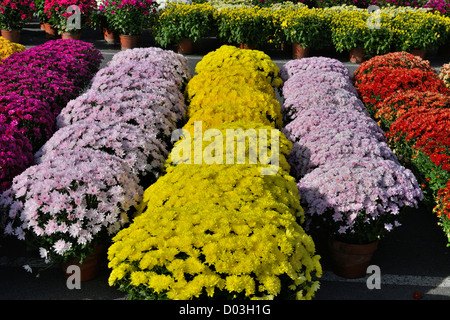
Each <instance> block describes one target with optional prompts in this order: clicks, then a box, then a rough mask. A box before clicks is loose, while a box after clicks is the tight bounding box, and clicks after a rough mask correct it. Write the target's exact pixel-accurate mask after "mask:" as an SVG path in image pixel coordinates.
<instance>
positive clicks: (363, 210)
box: [282, 58, 423, 243]
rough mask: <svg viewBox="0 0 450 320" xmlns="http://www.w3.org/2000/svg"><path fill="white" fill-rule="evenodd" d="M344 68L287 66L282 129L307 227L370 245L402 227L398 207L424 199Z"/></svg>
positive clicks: (309, 63) (313, 63)
mask: <svg viewBox="0 0 450 320" xmlns="http://www.w3.org/2000/svg"><path fill="white" fill-rule="evenodd" d="M342 67H343V65H342V64H341V63H339V62H336V61H334V62H333V61H330V60H328V59H320V58H319V59H316V58H312V59H310V60H306V59H302V60H301V61H295V62H292V63H287V64H286V65H285V68H284V70H285V77H286V78H287V81H286V82H285V85H284V87H283V95H284V98H285V101H284V106H283V113H284V116H285V118H287V119H289V120H290V122H289V123H288V124H287V125H286V126H285V127H284V128H283V130H282V131H283V133H284V134H285V135H286V137H287V138H288V139H289V140H290V141H291V142H292V143H293V148H292V152H291V154H290V155H289V156H288V157H287V159H288V162H289V163H290V165H291V168H292V174H293V176H295V177H296V178H297V179H298V180H299V182H298V188H299V192H300V196H301V199H302V204H303V205H304V207H305V216H306V220H307V227H312V226H314V227H317V226H320V227H325V228H326V229H327V231H329V232H330V234H331V235H332V236H334V237H337V238H340V239H344V241H348V242H354V243H364V242H370V241H374V240H375V239H377V238H379V237H381V236H383V235H384V234H385V233H386V232H388V231H391V230H392V229H393V228H394V227H396V226H398V225H400V223H399V220H398V219H399V213H400V209H401V208H402V207H404V206H411V207H414V206H417V203H418V200H421V199H422V197H423V195H422V192H421V190H420V188H419V186H418V183H417V180H416V179H415V177H414V175H413V174H412V172H411V171H410V170H408V169H405V168H404V167H402V166H401V165H400V163H399V162H398V160H397V157H396V156H395V154H394V153H393V151H392V150H391V149H390V148H389V147H388V145H387V143H386V138H385V134H384V132H383V130H382V129H381V128H380V127H379V126H378V124H377V123H376V122H375V121H374V120H373V119H372V118H371V117H370V115H369V113H368V112H367V110H366V109H365V108H363V107H364V105H363V104H362V102H361V101H360V100H359V99H358V96H357V93H356V91H355V88H354V87H353V85H352V84H351V82H350V80H349V79H350V78H349V76H348V74H347V73H346V72H345V71H344V70H343V69H342Z"/></svg>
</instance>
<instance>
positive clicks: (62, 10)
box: [44, 0, 96, 40]
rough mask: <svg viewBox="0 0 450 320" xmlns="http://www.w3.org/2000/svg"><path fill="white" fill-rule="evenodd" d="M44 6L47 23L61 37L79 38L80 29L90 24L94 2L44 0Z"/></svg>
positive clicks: (90, 0) (92, 0)
mask: <svg viewBox="0 0 450 320" xmlns="http://www.w3.org/2000/svg"><path fill="white" fill-rule="evenodd" d="M44 6H45V7H44V13H45V14H46V15H47V18H48V22H49V24H51V25H52V26H53V28H55V29H56V31H57V32H58V34H61V36H62V38H63V39H70V38H72V39H77V40H79V39H80V35H81V30H82V29H83V28H84V27H85V26H87V25H89V24H90V15H91V13H92V11H93V9H94V8H95V7H96V3H95V1H94V0H45V4H44ZM72 16H74V17H72Z"/></svg>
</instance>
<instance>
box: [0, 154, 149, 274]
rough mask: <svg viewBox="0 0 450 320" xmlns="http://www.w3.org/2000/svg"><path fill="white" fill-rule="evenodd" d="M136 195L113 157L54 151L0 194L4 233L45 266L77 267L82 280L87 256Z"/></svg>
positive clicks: (132, 179) (133, 181)
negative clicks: (54, 264)
mask: <svg viewBox="0 0 450 320" xmlns="http://www.w3.org/2000/svg"><path fill="white" fill-rule="evenodd" d="M42 188H43V189H42ZM140 193H142V188H141V187H140V186H139V185H138V182H137V177H136V176H135V175H133V174H132V173H131V170H130V168H129V166H128V165H127V164H126V163H125V162H124V161H122V160H120V159H119V158H117V157H115V156H111V155H109V154H107V153H106V152H103V151H97V150H81V151H76V152H75V151H65V150H60V153H59V154H57V155H56V156H55V157H54V158H52V159H48V160H46V161H45V162H41V163H39V164H37V165H35V166H31V167H29V168H28V169H27V170H25V171H24V172H22V174H21V175H19V176H18V178H16V179H14V181H13V185H12V187H11V188H10V189H8V190H7V191H6V192H4V193H3V194H2V195H1V197H0V211H1V212H2V216H3V217H5V219H4V220H6V221H4V232H5V234H6V235H10V236H15V237H17V238H18V239H19V240H24V241H25V242H26V244H27V246H29V247H30V248H32V249H35V250H38V252H39V254H40V256H41V258H42V259H43V260H44V261H45V262H46V263H61V264H62V265H64V264H65V263H66V262H68V263H70V264H79V265H80V267H81V275H82V279H83V268H82V267H83V265H84V266H90V267H92V266H91V260H92V259H93V258H94V257H92V258H91V257H89V256H90V254H91V253H93V252H94V253H95V252H96V250H95V248H96V247H97V246H98V245H102V244H103V245H105V244H108V241H109V239H110V237H111V236H112V235H114V234H115V233H116V232H117V231H118V230H119V229H121V227H122V226H124V225H125V224H126V223H127V221H128V217H127V211H128V210H130V209H131V208H132V207H133V205H135V203H136V201H137V199H138V197H139V194H140ZM85 259H86V260H88V261H89V264H84V263H83V262H84V260H85ZM93 260H95V259H93ZM97 267H98V264H97V265H96V266H95V265H94V268H90V271H94V272H93V273H92V274H90V275H89V277H88V278H84V280H87V279H89V278H92V277H94V276H95V271H97V270H98V269H97Z"/></svg>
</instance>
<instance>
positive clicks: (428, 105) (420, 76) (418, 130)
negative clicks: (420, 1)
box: [355, 52, 450, 236]
mask: <svg viewBox="0 0 450 320" xmlns="http://www.w3.org/2000/svg"><path fill="white" fill-rule="evenodd" d="M444 80H445V77H442V79H440V78H439V76H438V74H437V72H436V71H435V70H434V69H433V68H432V67H431V66H430V64H429V62H428V61H427V60H422V59H420V58H418V57H415V56H412V55H410V54H408V53H405V52H397V53H391V54H387V55H384V56H379V57H375V58H373V59H371V60H369V61H367V62H365V63H363V64H362V65H361V66H360V67H359V68H358V69H357V70H356V73H355V86H356V88H357V89H358V91H359V92H360V93H361V95H362V98H363V101H364V102H365V104H366V106H367V108H368V110H370V112H371V114H372V115H373V117H374V118H375V119H376V120H377V121H379V123H380V125H381V126H382V127H383V128H384V130H386V132H387V136H388V139H389V144H390V146H391V147H392V148H393V149H394V150H395V152H396V154H397V155H398V157H399V159H400V160H401V161H402V162H403V163H404V164H405V165H406V166H408V167H410V168H411V169H412V170H413V172H414V173H415V175H416V176H417V178H418V180H419V181H420V184H421V187H422V189H423V191H424V194H425V200H426V201H425V203H426V204H427V205H431V206H434V205H435V203H436V202H438V203H439V205H438V207H437V208H436V209H435V211H436V213H437V214H438V217H439V219H440V223H441V224H442V225H443V227H444V231H445V234H446V235H447V236H449V235H450V233H449V228H448V225H449V221H450V217H449V213H448V212H449V211H448V207H447V206H448V205H447V204H445V201H444V202H441V200H443V198H444V197H445V190H446V187H447V185H448V183H449V180H450V151H449V150H450V144H449V141H448V137H449V135H450V131H449V130H450V128H449V126H448V121H449V119H450V112H449V107H450V90H449V89H448V88H447V87H446V86H445V82H444ZM437 197H438V198H437Z"/></svg>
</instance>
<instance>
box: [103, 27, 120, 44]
mask: <svg viewBox="0 0 450 320" xmlns="http://www.w3.org/2000/svg"><path fill="white" fill-rule="evenodd" d="M103 37H104V39H105V41H106V43H108V44H116V43H118V42H120V39H119V41H117V40H118V39H117V38H118V36H117V33H116V32H114V31H112V30H111V29H108V28H105V27H103Z"/></svg>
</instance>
